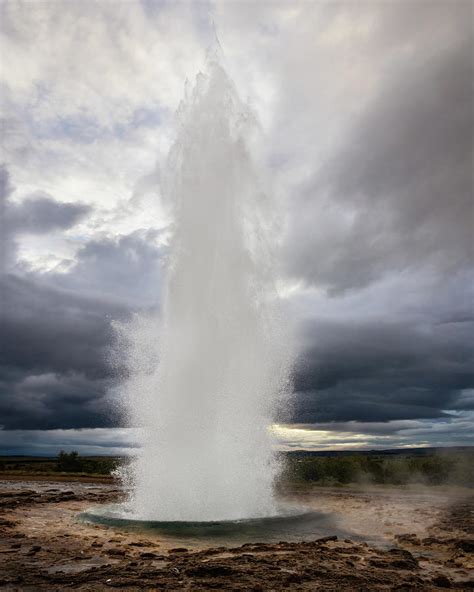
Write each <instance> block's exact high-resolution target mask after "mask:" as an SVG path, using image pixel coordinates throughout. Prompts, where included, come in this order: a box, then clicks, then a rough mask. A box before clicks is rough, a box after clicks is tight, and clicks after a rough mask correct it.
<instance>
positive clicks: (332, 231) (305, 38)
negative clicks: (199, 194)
mask: <svg viewBox="0 0 474 592" xmlns="http://www.w3.org/2000/svg"><path fill="white" fill-rule="evenodd" d="M472 7H473V5H472V3H471V2H470V1H469V2H462V1H456V0H444V1H442V2H430V1H428V0H426V1H422V2H411V1H409V0H406V1H403V2H387V1H384V2H383V1H377V2H355V1H354V2H337V3H336V2H325V3H323V2H310V1H308V0H306V1H304V2H301V3H299V2H293V1H292V2H289V1H288V2H283V1H281V2H278V1H273V2H266V1H264V0H262V1H261V2H258V3H256V2H243V1H235V2H231V1H225V2H224V1H221V2H206V1H202V2H192V3H191V2H189V3H186V2H181V3H175V2H165V1H163V2H162V1H158V0H141V1H140V0H136V1H134V0H129V1H127V2H120V1H117V2H111V1H108V0H102V1H99V2H93V1H89V0H86V1H81V2H67V1H65V0H64V1H62V2H61V1H50V2H20V1H8V0H6V1H4V2H2V3H1V5H0V9H1V13H2V14H1V19H0V20H1V42H0V52H1V53H0V66H1V91H0V99H1V109H2V126H1V132H2V154H1V157H2V161H3V165H2V168H1V169H0V224H1V226H0V233H1V244H0V249H1V260H0V266H1V267H0V274H1V278H0V281H1V285H0V304H1V311H0V312H1V321H0V322H1V326H0V333H1V336H0V339H1V343H0V450H1V451H3V452H16V453H22V452H28V453H29V452H35V453H40V454H47V453H52V454H55V453H57V451H58V450H59V449H60V448H64V449H71V448H74V449H79V450H80V451H82V452H85V453H103V452H105V453H107V452H110V453H118V452H123V451H125V450H127V449H130V447H133V445H134V435H133V432H132V430H127V429H124V427H123V426H120V425H119V423H118V419H117V416H116V414H114V413H113V411H112V406H111V399H112V398H113V396H112V394H111V393H113V388H114V385H115V384H116V383H117V379H118V374H119V369H117V368H116V367H114V366H113V364H111V362H110V359H111V353H110V352H111V346H112V343H113V331H112V328H111V321H113V320H114V319H123V318H127V316H129V315H130V314H131V313H133V312H134V311H140V310H155V309H156V310H159V306H160V296H161V292H162V285H163V278H164V260H165V257H166V251H167V241H168V236H169V233H168V232H167V227H168V225H169V222H170V220H169V219H168V218H167V214H166V212H165V210H164V209H163V207H162V205H161V202H160V172H159V171H160V169H161V167H162V165H163V163H164V161H165V158H166V154H167V152H168V150H169V148H170V146H171V144H172V141H173V138H174V134H175V131H176V128H175V118H174V113H175V111H176V109H177V107H178V105H179V101H180V99H181V98H182V96H183V92H184V84H185V80H186V79H189V80H190V81H192V80H193V79H194V77H195V75H196V74H197V72H198V71H199V69H200V68H202V67H203V65H204V61H205V53H206V49H207V48H208V47H209V45H210V44H212V43H213V39H214V28H215V30H216V32H217V35H218V37H219V40H220V43H221V46H222V48H223V52H224V60H225V67H226V68H227V70H228V72H229V73H230V76H231V77H232V78H233V79H234V81H235V83H236V86H237V89H238V91H239V93H240V95H241V98H242V99H243V100H245V101H246V102H248V103H249V104H250V105H251V107H252V108H253V109H254V110H255V112H256V113H257V115H258V117H259V118H260V121H261V124H262V130H263V144H264V146H265V159H264V160H265V166H266V168H267V170H268V171H270V175H271V178H272V186H273V193H274V195H273V198H274V199H275V200H276V201H277V202H278V204H279V206H280V207H281V209H282V212H283V224H282V232H281V236H280V243H281V244H280V252H279V253H280V254H279V262H280V265H279V270H278V273H279V280H278V285H279V287H280V292H281V296H282V299H283V300H284V303H285V307H286V309H287V311H288V314H289V315H290V316H291V319H292V320H293V321H294V322H295V325H296V327H297V339H298V346H299V352H300V353H299V357H298V363H297V366H296V370H295V380H294V388H295V398H294V400H295V405H294V412H293V415H292V417H291V418H280V420H279V421H280V425H276V426H274V428H273V432H274V434H275V437H276V442H277V443H278V445H279V446H282V447H286V448H300V447H305V448H310V449H322V448H360V447H362V448H364V447H365V448H376V447H378V448H390V447H395V446H410V445H415V446H445V445H469V444H473V443H474V377H473V374H474V365H473V361H474V348H473V335H474V327H473V321H474V310H473V302H474V300H473V296H474V294H473V290H472V287H473V270H472V264H473V248H474V240H473V228H474V226H473V224H474V210H473V176H472V168H471V167H472V155H473V154H472V149H473V110H472V109H473V86H472V83H473V55H474V53H473V50H474V48H473V14H472ZM283 422H286V423H285V424H283Z"/></svg>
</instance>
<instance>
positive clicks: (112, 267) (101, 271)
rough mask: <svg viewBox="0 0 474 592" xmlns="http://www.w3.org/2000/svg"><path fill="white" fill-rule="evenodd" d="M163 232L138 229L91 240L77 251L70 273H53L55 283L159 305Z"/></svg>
mask: <svg viewBox="0 0 474 592" xmlns="http://www.w3.org/2000/svg"><path fill="white" fill-rule="evenodd" d="M159 236H160V232H158V231H155V230H147V231H145V230H144V231H136V232H133V233H131V234H128V235H123V236H118V237H114V238H108V237H105V238H102V239H101V240H99V239H96V240H91V241H89V242H88V243H86V244H85V245H84V246H83V247H82V248H81V249H79V251H78V252H77V253H76V260H75V263H74V265H73V266H72V267H71V269H70V270H69V272H68V273H67V274H57V275H54V276H53V274H50V277H51V281H53V282H54V283H55V284H56V285H58V286H62V287H66V288H67V289H69V290H76V291H78V292H80V293H91V292H92V293H94V292H95V293H97V292H98V293H100V294H102V295H107V297H108V298H116V299H122V300H123V301H126V302H129V303H130V304H131V305H133V306H135V307H137V306H138V307H140V306H145V305H146V306H155V307H156V306H158V303H159V300H160V293H161V283H162V263H163V258H164V257H165V256H166V249H165V248H164V247H159V246H157V244H156V241H157V239H158V237H159Z"/></svg>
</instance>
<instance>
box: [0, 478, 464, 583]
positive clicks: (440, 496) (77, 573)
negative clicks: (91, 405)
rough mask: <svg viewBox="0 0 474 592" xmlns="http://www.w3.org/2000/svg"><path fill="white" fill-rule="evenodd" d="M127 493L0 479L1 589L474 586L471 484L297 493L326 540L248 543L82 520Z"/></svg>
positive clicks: (99, 486) (108, 486) (292, 495)
mask: <svg viewBox="0 0 474 592" xmlns="http://www.w3.org/2000/svg"><path fill="white" fill-rule="evenodd" d="M25 479H26V478H25ZM119 496H120V492H119V490H118V489H117V488H116V485H114V484H113V483H90V482H70V483H66V482H54V481H27V480H23V481H22V480H18V479H17V480H4V481H0V590H31V591H37V590H38V591H40V590H48V591H56V590H58V591H59V590H67V589H74V590H88V591H94V590H107V589H109V588H121V589H124V590H188V591H195V590H239V591H244V590H245V591H247V590H250V591H254V592H258V591H260V592H264V591H265V592H270V591H272V590H274V591H282V590H301V591H308V590H325V591H332V590H337V591H343V590H350V591H359V590H360V591H362V590H363V591H367V590H407V591H408V590H443V589H446V588H452V589H457V590H472V589H474V559H473V558H474V553H473V551H474V493H473V492H472V491H471V492H469V491H468V490H449V489H444V490H440V489H437V488H425V489H421V490H420V489H419V490H409V489H408V490H406V489H400V490H396V489H387V488H383V489H381V488H379V489H377V488H365V489H359V488H354V489H350V488H319V487H318V488H309V487H303V488H299V489H297V490H296V489H293V490H292V491H289V492H287V493H286V495H285V497H286V498H287V499H289V500H292V501H297V502H298V503H302V504H304V505H305V506H306V507H308V506H309V507H312V508H314V509H317V510H318V511H320V512H323V513H324V514H325V515H326V516H327V520H326V522H325V529H326V533H327V536H325V537H324V538H322V537H320V538H319V540H308V539H311V538H314V537H306V540H304V541H300V542H278V543H273V542H272V543H268V542H266V543H265V542H250V543H246V544H243V545H241V544H239V546H235V542H234V543H232V545H231V544H230V543H229V544H224V545H223V544H219V546H216V544H215V542H214V543H212V542H209V541H203V540H196V539H190V540H184V539H176V538H173V537H169V536H168V537H165V536H163V535H162V534H158V533H153V532H133V531H126V530H123V529H116V528H111V527H107V526H103V525H97V524H89V523H84V522H80V521H78V513H80V512H81V511H84V510H86V509H87V508H90V507H91V506H93V505H97V504H101V503H107V502H112V501H115V500H117V499H118V498H119ZM331 531H333V533H337V535H335V534H332V535H331ZM319 534H320V533H319ZM314 535H315V536H317V535H318V533H316V532H315V533H314Z"/></svg>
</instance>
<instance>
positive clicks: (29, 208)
mask: <svg viewBox="0 0 474 592" xmlns="http://www.w3.org/2000/svg"><path fill="white" fill-rule="evenodd" d="M89 211H90V207H89V206H86V205H82V204H71V203H69V204H68V203H58V202H57V201H54V200H53V199H52V198H51V196H49V195H47V194H43V193H34V194H31V195H30V196H29V197H27V198H25V199H24V200H23V201H22V202H21V203H19V204H11V205H10V206H9V207H8V208H7V212H6V223H7V226H8V228H9V229H10V231H11V232H16V233H19V232H29V233H32V234H44V233H46V232H50V231H52V230H58V229H67V228H71V227H72V226H74V224H76V223H77V222H78V221H79V220H80V219H81V218H82V217H83V216H84V215H85V214H87V213H88V212H89Z"/></svg>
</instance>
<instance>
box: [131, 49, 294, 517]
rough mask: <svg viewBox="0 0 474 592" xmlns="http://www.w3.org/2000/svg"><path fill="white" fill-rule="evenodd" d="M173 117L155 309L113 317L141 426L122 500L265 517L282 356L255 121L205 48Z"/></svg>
mask: <svg viewBox="0 0 474 592" xmlns="http://www.w3.org/2000/svg"><path fill="white" fill-rule="evenodd" d="M178 117H179V121H180V129H179V132H178V136H177V139H176V142H175V144H174V147H173V148H172V150H171V152H170V156H169V159H168V164H167V170H166V171H165V181H166V182H165V183H164V185H165V193H166V197H167V199H168V200H169V203H170V204H171V205H172V208H173V220H174V224H173V237H172V239H171V244H170V254H169V261H168V271H167V285H166V293H165V296H164V302H163V306H162V314H161V320H160V321H159V322H158V321H155V320H153V319H149V318H148V319H146V318H140V317H137V318H136V319H135V321H134V322H133V323H132V324H131V325H128V326H126V327H124V326H122V327H121V328H120V331H121V333H122V336H125V338H126V340H127V341H128V347H127V356H128V379H127V380H126V381H125V384H124V394H125V403H126V408H127V414H128V417H129V422H130V425H133V426H140V428H141V430H140V434H141V436H140V438H141V441H140V449H139V453H138V455H137V457H136V458H135V459H134V461H133V462H132V464H131V466H130V467H129V469H128V478H129V480H130V499H129V502H128V508H129V512H131V514H133V516H135V517H136V518H139V519H142V520H157V521H215V520H235V519H242V518H255V517H265V516H271V515H274V514H275V513H276V508H275V502H274V496H273V484H274V480H275V477H276V475H277V474H278V463H277V461H276V458H275V455H274V452H273V451H272V446H271V441H270V437H269V434H268V428H269V425H270V424H271V421H272V416H273V414H274V411H275V406H276V404H277V403H278V401H279V400H281V397H282V394H283V393H284V391H285V390H286V388H287V384H288V369H289V355H288V343H287V341H286V339H285V338H284V335H283V330H282V329H283V327H282V322H281V318H280V315H279V313H278V310H277V307H278V304H277V298H276V293H275V288H274V284H273V278H272V269H271V268H272V264H271V256H270V253H269V252H268V242H269V241H268V235H269V228H270V226H271V224H270V220H271V219H272V207H271V204H269V203H268V202H267V198H266V197H265V195H264V192H263V191H262V188H261V186H260V184H259V181H258V176H257V174H256V170H255V167H254V165H253V159H252V157H251V148H250V147H251V145H252V138H253V134H254V132H255V130H256V129H257V128H258V126H257V124H256V121H255V117H254V116H253V115H252V113H251V112H250V110H249V109H248V108H247V107H246V106H245V105H243V104H242V103H241V102H240V100H239V98H238V95H237V93H236V90H235V88H234V85H233V83H232V82H231V81H230V79H229V78H228V76H227V74H226V72H225V70H224V69H223V67H222V66H221V64H220V62H219V60H218V59H216V58H213V59H210V60H209V63H208V65H207V71H206V74H199V75H198V77H197V80H196V85H195V87H194V89H193V90H192V91H190V92H189V91H188V93H187V96H186V98H185V100H184V101H183V104H182V105H181V107H180V109H179V112H178Z"/></svg>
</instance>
